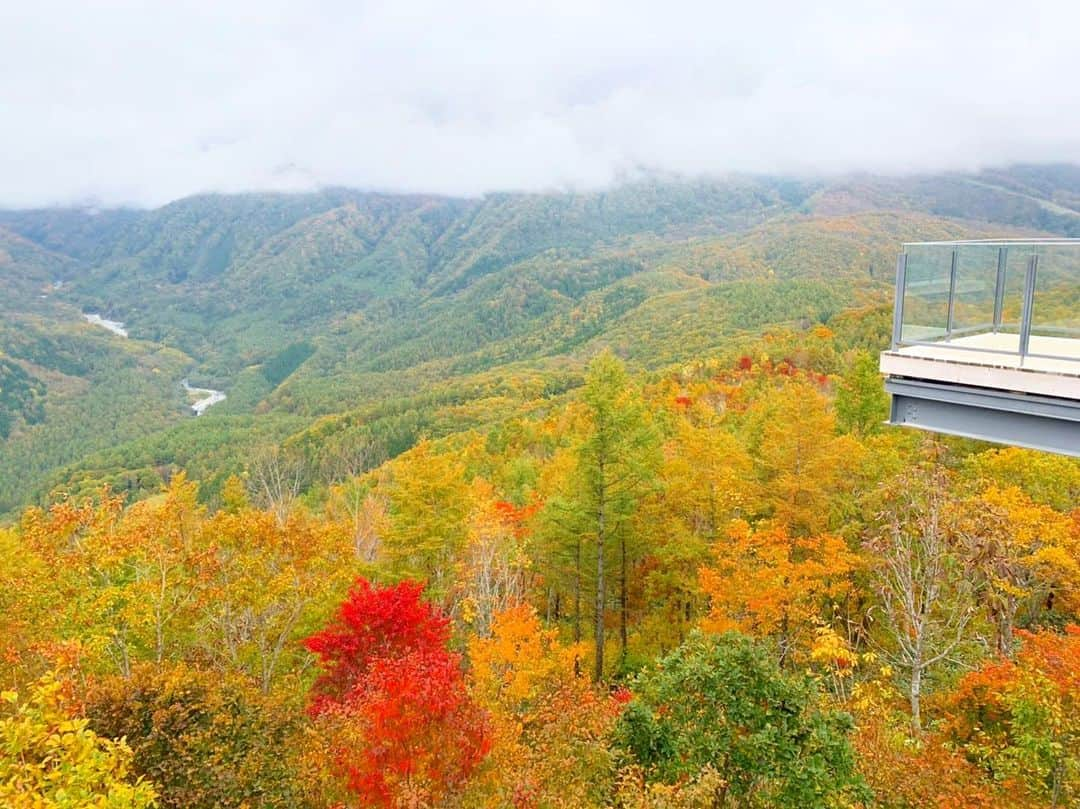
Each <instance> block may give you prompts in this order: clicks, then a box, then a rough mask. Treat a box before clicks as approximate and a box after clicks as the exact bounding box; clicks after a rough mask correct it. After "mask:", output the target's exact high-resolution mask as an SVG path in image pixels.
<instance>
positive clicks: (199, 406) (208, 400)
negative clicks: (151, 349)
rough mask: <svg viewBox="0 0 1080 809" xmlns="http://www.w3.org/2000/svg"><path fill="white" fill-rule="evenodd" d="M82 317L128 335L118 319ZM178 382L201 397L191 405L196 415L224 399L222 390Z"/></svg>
mask: <svg viewBox="0 0 1080 809" xmlns="http://www.w3.org/2000/svg"><path fill="white" fill-rule="evenodd" d="M83 317H84V318H85V319H86V322H87V323H90V324H92V325H94V326H101V328H103V329H108V330H109V331H111V332H112V333H113V334H115V335H116V336H117V337H127V336H128V333H127V329H125V328H124V324H123V323H122V322H121V321H119V320H106V319H105V318H103V317H102V316H101V315H99V314H96V313H89V314H84V315H83ZM180 384H181V385H183V386H184V392H185V393H189V394H195V395H197V396H200V397H201V398H199V399H198V400H196V402H195V403H194V404H193V405H191V409H192V411H194V413H195V415H196V416H201V415H202V414H203V413H205V412H206V411H207V410H208V409H209V408H211V407H213V406H214V405H216V404H217V403H218V402H224V401H225V392H224V391H220V390H214V389H213V388H193V387H192V386H191V384H190V383H189V382H188V381H187V380H186V379H182V380H181V381H180Z"/></svg>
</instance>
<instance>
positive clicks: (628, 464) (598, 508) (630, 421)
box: [569, 352, 660, 680]
mask: <svg viewBox="0 0 1080 809" xmlns="http://www.w3.org/2000/svg"><path fill="white" fill-rule="evenodd" d="M582 398H583V399H584V402H585V405H586V407H587V410H588V415H589V419H588V426H587V430H586V434H585V437H584V439H583V440H582V441H581V443H580V444H579V446H578V448H577V459H576V460H577V465H576V470H575V474H574V475H573V476H572V480H573V491H572V492H571V493H570V498H569V499H570V501H571V502H572V511H573V514H574V516H575V523H576V524H577V527H578V530H579V531H580V533H581V536H582V537H583V538H584V539H585V540H586V543H587V544H588V543H591V545H592V550H593V554H594V563H595V565H594V574H595V578H594V581H593V584H594V587H595V591H594V592H595V600H594V605H593V610H594V612H593V643H594V655H595V656H594V660H593V676H594V678H595V679H596V680H602V679H603V677H604V642H605V619H606V613H607V600H608V586H609V581H608V574H609V571H608V553H609V552H610V551H611V550H615V552H616V554H617V560H618V561H617V564H618V568H617V571H618V573H617V583H618V603H619V642H620V649H621V650H622V654H623V655H624V656H625V653H626V647H627V633H628V626H627V625H628V622H629V616H628V606H627V586H628V582H627V579H628V576H629V575H630V570H629V568H630V564H631V559H630V554H631V547H630V544H631V542H632V541H633V539H634V537H632V536H631V532H630V528H631V525H632V518H633V516H634V514H635V512H636V511H637V508H638V504H639V502H640V500H641V498H642V497H643V496H644V495H645V493H646V492H647V491H648V489H649V488H650V487H651V486H652V481H653V478H654V475H655V471H656V469H657V467H658V466H659V463H660V440H659V435H658V433H657V431H656V430H655V428H654V427H653V425H652V423H651V421H650V419H649V416H648V413H647V412H646V409H645V403H644V401H643V399H642V397H641V394H640V392H639V391H638V390H637V389H636V388H635V387H634V386H633V385H632V384H631V382H630V379H629V377H628V376H627V373H626V369H625V367H624V366H623V364H622V362H620V361H619V360H618V359H617V358H616V357H615V356H614V355H612V354H610V353H607V352H605V353H603V354H600V355H599V356H597V357H596V358H595V359H594V360H593V361H592V363H591V364H590V366H589V372H588V375H587V377H586V380H585V390H584V393H583V397H582Z"/></svg>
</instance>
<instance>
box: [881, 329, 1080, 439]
mask: <svg viewBox="0 0 1080 809" xmlns="http://www.w3.org/2000/svg"><path fill="white" fill-rule="evenodd" d="M1018 343H1019V338H1018V336H1017V335H1015V334H1002V333H996V334H978V335H967V336H963V337H959V338H955V339H953V340H951V341H949V342H948V343H940V344H933V345H909V346H903V347H901V348H897V349H894V350H892V351H887V352H885V353H883V354H882V355H881V370H882V372H883V373H884V374H886V376H887V377H888V378H887V380H886V383H885V387H886V390H888V391H889V393H890V394H892V412H891V415H890V422H891V423H892V424H896V425H902V426H907V427H916V428H919V429H924V430H931V431H934V432H940V433H946V434H950V435H959V436H965V437H968V438H978V439H982V440H985V441H993V442H996V443H1002V444H1013V445H1016V446H1022V447H1030V448H1033V449H1040V450H1045V451H1047V452H1056V453H1061V454H1065V455H1073V456H1077V457H1080V340H1076V339H1069V338H1062V337H1036V336H1034V335H1033V336H1032V337H1031V343H1030V348H1029V350H1030V352H1031V353H1033V354H1048V355H1054V356H1053V357H1052V358H1051V357H1042V356H1030V355H1029V356H1027V357H1025V358H1024V359H1023V360H1022V361H1021V358H1020V356H1019V354H1006V353H993V351H1002V352H1008V351H1012V352H1015V351H1017V349H1018ZM991 350H993V351H991Z"/></svg>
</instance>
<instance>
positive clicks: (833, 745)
mask: <svg viewBox="0 0 1080 809" xmlns="http://www.w3.org/2000/svg"><path fill="white" fill-rule="evenodd" d="M632 690H633V693H634V699H633V701H632V702H631V703H630V704H629V705H628V706H627V709H626V712H625V713H624V714H623V717H622V719H621V721H620V723H619V726H618V730H617V737H618V740H619V743H620V745H621V746H622V747H623V748H625V750H626V751H627V752H628V754H629V755H630V756H631V757H632V758H633V759H634V761H635V763H636V764H637V765H639V766H640V767H641V768H642V770H643V772H644V776H645V780H646V781H647V782H652V783H665V784H675V783H679V782H684V781H688V780H693V779H695V778H697V777H698V776H699V775H700V774H701V773H702V771H703V770H705V769H706V768H710V769H714V770H715V771H716V772H718V773H719V774H720V775H721V779H720V780H718V781H717V782H716V785H715V790H714V794H713V796H712V801H711V805H712V806H715V807H725V806H745V807H751V806H754V807H756V806H799V807H831V806H837V805H850V802H851V801H854V800H859V799H864V800H865V799H867V798H869V789H868V788H867V787H866V785H865V783H864V782H863V780H862V778H861V777H860V776H859V775H858V773H857V772H856V768H855V754H854V751H853V749H852V746H851V743H850V741H849V738H848V734H849V733H850V731H851V730H852V728H853V726H854V722H853V720H852V718H851V717H850V716H849V715H848V714H846V713H843V712H839V711H835V710H829V709H826V708H824V707H821V705H820V703H819V699H820V697H819V694H818V691H817V688H816V686H815V685H814V683H813V681H812V680H811V679H810V678H809V677H806V676H801V675H786V674H784V673H783V672H781V671H780V669H779V667H778V666H777V664H776V662H775V654H771V653H770V652H769V650H768V649H766V648H765V647H764V646H762V645H761V644H758V643H755V642H754V641H752V640H751V639H749V638H747V637H745V636H742V635H738V634H735V633H730V634H727V635H722V636H720V637H711V636H706V635H703V634H702V633H700V632H694V633H693V634H691V635H690V637H689V638H688V639H687V641H686V642H685V643H684V644H683V645H682V646H681V647H679V648H678V649H677V650H675V651H674V652H673V653H672V654H670V655H668V656H667V657H665V658H663V659H661V660H660V661H659V662H658V663H657V664H656V665H655V666H654V667H652V668H649V669H646V670H645V671H644V672H642V673H641V674H640V675H639V676H638V677H637V679H636V680H635V682H634V685H633V688H632Z"/></svg>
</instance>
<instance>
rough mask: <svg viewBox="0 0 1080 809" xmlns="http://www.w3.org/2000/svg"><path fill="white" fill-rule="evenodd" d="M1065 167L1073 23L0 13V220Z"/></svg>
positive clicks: (409, 1) (597, 2) (910, 15)
mask: <svg viewBox="0 0 1080 809" xmlns="http://www.w3.org/2000/svg"><path fill="white" fill-rule="evenodd" d="M1051 160H1053V161H1059V160H1060V161H1072V162H1080V2H1076V0H1060V1H1059V2H1040V1H1039V0H1035V1H1034V2H1031V1H1030V0H1025V2H1008V3H1004V2H1001V3H998V2H994V1H993V0H982V2H972V3H967V2H954V1H953V0H935V2H930V3H922V2H903V0H892V1H891V2H881V3H878V2H873V0H846V1H845V2H828V1H827V0H822V1H821V2H808V1H804V0H788V2H769V1H766V0H740V2H738V3H728V2H723V1H722V0H713V1H712V2H700V3H682V2H675V1H674V0H654V2H649V3H637V2H633V0H618V1H617V2H606V0H569V1H568V2H563V1H562V0H544V1H543V2H536V3H532V2H514V0H500V1H499V2H492V3H473V2H467V1H466V0H441V1H439V2H419V1H415V2H414V0H395V1H394V2H385V3H384V2H374V3H366V2H361V1H360V0H349V1H347V2H319V0H306V2H291V3H287V2H277V0H242V1H241V0H213V2H183V1H182V0H169V1H168V2H166V0H161V1H160V2H157V3H126V2H99V1H96V0H70V2H51V1H49V0H19V1H18V2H15V0H9V1H7V2H0V205H5V206H25V205H38V204H50V203H66V202H85V201H92V200H93V201H100V202H104V203H106V204H119V203H135V204H145V205H152V204H160V203H163V202H166V201H169V200H171V199H175V198H177V197H180V196H184V195H186V194H191V193H196V192H201V191H240V190H250V189H306V188H312V187H317V186H320V185H350V186H357V187H362V188H374V189H387V190H403V191H429V192H439V193H447V194H477V193H482V192H484V191H489V190H515V189H552V188H555V189H558V188H590V187H597V186H602V185H605V184H608V183H610V182H613V181H617V180H619V179H623V178H627V177H634V176H637V175H640V174H642V173H649V172H664V173H677V174H702V173H711V174H718V173H724V172H731V171H753V172H768V173H801V174H815V173H835V172H843V171H849V170H870V171H888V172H909V171H920V170H937V169H972V168H977V167H979V166H984V165H994V164H1002V163H1007V162H1016V161H1051Z"/></svg>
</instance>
